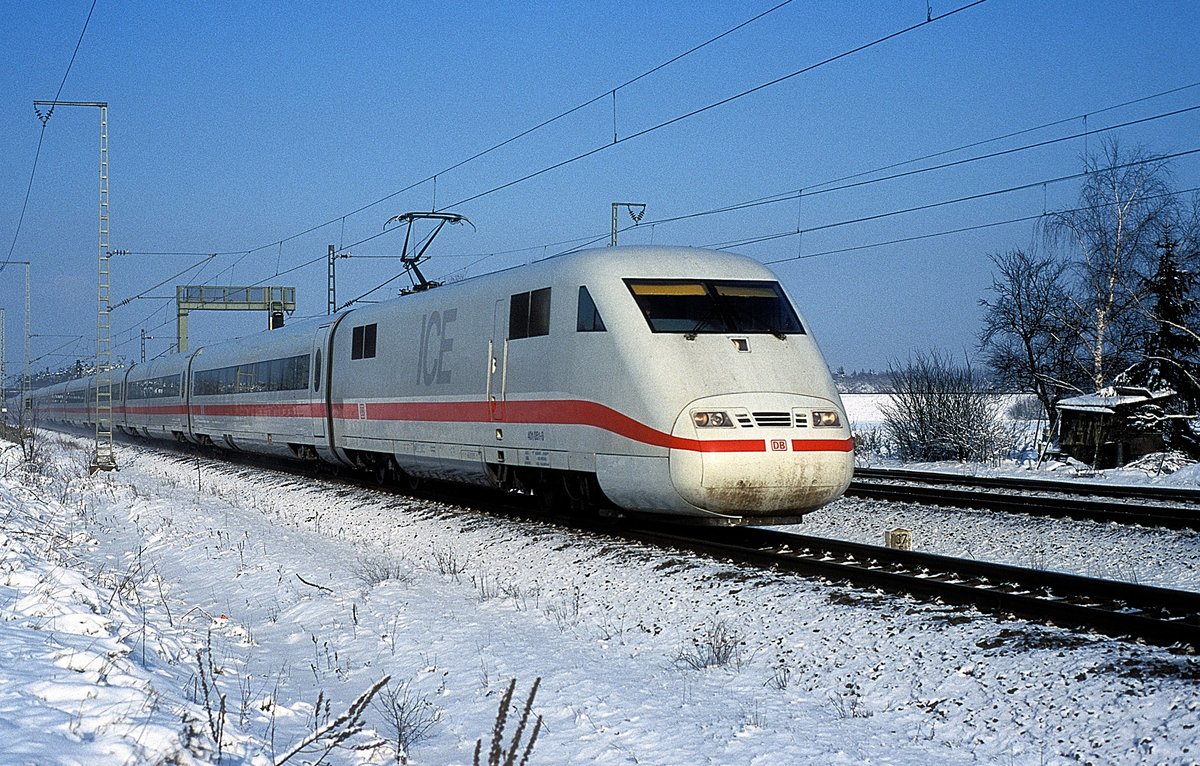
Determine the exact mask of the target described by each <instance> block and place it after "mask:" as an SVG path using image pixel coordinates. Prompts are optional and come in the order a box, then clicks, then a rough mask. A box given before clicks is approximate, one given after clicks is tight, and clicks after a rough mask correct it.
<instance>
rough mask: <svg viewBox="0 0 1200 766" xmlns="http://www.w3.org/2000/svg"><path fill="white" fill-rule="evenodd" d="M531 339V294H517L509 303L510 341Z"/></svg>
mask: <svg viewBox="0 0 1200 766" xmlns="http://www.w3.org/2000/svg"><path fill="white" fill-rule="evenodd" d="M528 337H529V293H517V294H516V295H514V296H513V297H512V298H511V299H510V300H509V302H508V339H509V340H516V339H517V338H528Z"/></svg>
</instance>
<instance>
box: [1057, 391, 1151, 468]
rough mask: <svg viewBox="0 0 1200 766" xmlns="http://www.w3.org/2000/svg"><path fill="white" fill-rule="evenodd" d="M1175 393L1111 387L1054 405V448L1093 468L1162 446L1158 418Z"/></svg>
mask: <svg viewBox="0 0 1200 766" xmlns="http://www.w3.org/2000/svg"><path fill="white" fill-rule="evenodd" d="M1173 397H1175V392H1174V391H1172V390H1170V389H1164V390H1161V391H1151V390H1150V389H1148V388H1134V387H1127V386H1111V387H1108V388H1102V389H1100V390H1099V391H1097V392H1096V393H1094V394H1084V395H1083V396H1073V397H1071V398H1069V399H1063V400H1061V401H1059V402H1058V403H1057V404H1055V409H1057V410H1058V434H1057V435H1058V439H1057V442H1058V449H1059V451H1060V452H1061V453H1063V454H1066V455H1070V456H1071V457H1073V458H1075V459H1076V460H1080V461H1082V462H1084V463H1088V464H1089V465H1092V466H1094V467H1096V468H1114V467H1116V466H1120V465H1124V464H1126V463H1128V462H1129V461H1131V460H1136V459H1137V458H1139V457H1142V456H1143V455H1149V454H1151V453H1153V452H1161V451H1162V450H1163V449H1165V442H1164V439H1163V429H1162V427H1161V426H1160V425H1159V423H1160V419H1159V418H1158V417H1156V416H1157V415H1160V414H1161V413H1162V412H1163V409H1162V406H1163V404H1165V403H1166V402H1168V401H1169V400H1171V399H1172V398H1173Z"/></svg>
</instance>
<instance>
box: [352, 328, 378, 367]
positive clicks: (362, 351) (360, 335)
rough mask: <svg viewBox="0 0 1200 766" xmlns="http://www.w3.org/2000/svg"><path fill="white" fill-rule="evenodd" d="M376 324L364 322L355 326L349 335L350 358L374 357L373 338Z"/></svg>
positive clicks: (375, 333)
mask: <svg viewBox="0 0 1200 766" xmlns="http://www.w3.org/2000/svg"><path fill="white" fill-rule="evenodd" d="M378 327H379V325H378V324H364V325H359V326H358V327H355V328H354V330H353V331H352V334H351V337H350V358H351V359H374V358H375V338H376V335H377V330H378Z"/></svg>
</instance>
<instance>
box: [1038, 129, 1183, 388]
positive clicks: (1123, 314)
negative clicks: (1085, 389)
mask: <svg viewBox="0 0 1200 766" xmlns="http://www.w3.org/2000/svg"><path fill="white" fill-rule="evenodd" d="M1085 162H1086V166H1087V171H1088V175H1087V178H1086V181H1085V182H1084V185H1083V189H1082V190H1081V191H1080V196H1079V203H1080V204H1079V206H1078V207H1076V208H1074V209H1071V210H1067V211H1063V212H1059V213H1051V214H1050V215H1049V216H1048V217H1047V220H1046V233H1047V235H1048V237H1049V239H1050V241H1051V242H1052V243H1054V244H1057V245H1060V246H1067V247H1069V248H1070V250H1072V251H1073V252H1072V253H1071V256H1072V257H1071V260H1072V261H1073V262H1074V263H1075V269H1074V272H1075V277H1076V280H1077V283H1078V290H1077V291H1073V292H1072V293H1068V294H1066V296H1065V297H1066V298H1067V300H1068V301H1070V303H1071V306H1070V308H1072V309H1074V312H1073V313H1074V315H1075V316H1076V322H1074V323H1073V326H1071V327H1069V328H1068V329H1069V331H1070V332H1071V333H1072V335H1073V336H1074V338H1073V340H1074V344H1075V345H1076V346H1077V348H1078V349H1079V352H1080V356H1079V364H1080V366H1081V368H1084V369H1086V370H1087V372H1088V377H1089V378H1090V381H1091V385H1092V386H1093V387H1094V388H1097V389H1099V388H1102V387H1104V386H1105V385H1106V384H1107V383H1108V382H1109V380H1110V379H1111V378H1112V376H1113V374H1114V373H1115V372H1119V371H1120V370H1122V369H1124V368H1125V367H1126V366H1128V365H1129V364H1130V363H1131V362H1132V361H1133V359H1134V358H1135V355H1136V354H1137V351H1139V350H1140V349H1139V347H1140V346H1141V345H1142V343H1141V341H1142V340H1144V337H1145V324H1144V322H1143V321H1142V320H1143V319H1144V312H1142V311H1141V310H1140V305H1141V303H1142V296H1143V293H1144V289H1145V288H1144V282H1143V280H1142V276H1143V275H1145V274H1147V273H1149V272H1150V270H1151V269H1152V268H1153V264H1154V262H1155V257H1154V256H1155V253H1154V243H1155V241H1156V240H1157V238H1158V236H1159V235H1160V234H1161V232H1162V231H1163V227H1164V226H1165V225H1166V224H1167V223H1168V221H1169V219H1170V216H1171V211H1172V207H1173V205H1174V203H1175V200H1174V198H1173V195H1172V193H1171V188H1170V169H1169V167H1168V164H1167V161H1165V160H1162V159H1158V158H1155V157H1153V156H1151V155H1150V154H1149V153H1147V152H1146V150H1144V149H1142V148H1135V149H1133V150H1131V151H1125V150H1123V149H1122V148H1121V147H1120V146H1119V144H1118V143H1117V142H1116V141H1115V140H1112V141H1108V142H1106V143H1105V144H1104V148H1103V150H1102V152H1101V154H1100V155H1098V156H1089V157H1087V159H1086V160H1085Z"/></svg>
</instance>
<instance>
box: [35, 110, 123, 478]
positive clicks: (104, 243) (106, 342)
mask: <svg viewBox="0 0 1200 766" xmlns="http://www.w3.org/2000/svg"><path fill="white" fill-rule="evenodd" d="M41 106H47V107H49V109H48V110H47V111H46V113H45V114H43V113H42V111H41V110H40V109H39V108H38V107H41ZM59 106H90V107H96V108H98V109H99V110H100V225H99V228H98V231H99V234H98V243H97V256H96V401H95V403H94V413H95V415H94V417H95V420H96V453H95V455H94V456H93V457H92V464H91V470H92V472H93V473H94V472H96V471H111V470H113V469H115V468H116V467H117V458H116V454H115V453H114V451H113V431H112V305H111V295H112V283H111V281H110V278H109V277H110V272H109V258H110V256H111V253H110V252H109V249H108V248H109V243H108V102H106V101H34V102H33V108H34V112H35V113H36V114H37V116H38V119H40V120H41V121H42V125H45V124H46V123H47V122H49V121H50V117H51V115H53V114H54V109H55V107H59ZM27 313H28V312H27ZM27 377H28V376H27Z"/></svg>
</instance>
